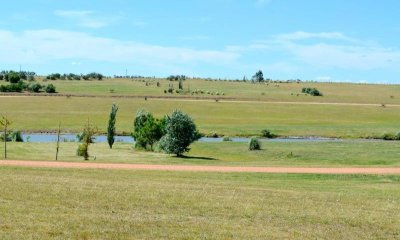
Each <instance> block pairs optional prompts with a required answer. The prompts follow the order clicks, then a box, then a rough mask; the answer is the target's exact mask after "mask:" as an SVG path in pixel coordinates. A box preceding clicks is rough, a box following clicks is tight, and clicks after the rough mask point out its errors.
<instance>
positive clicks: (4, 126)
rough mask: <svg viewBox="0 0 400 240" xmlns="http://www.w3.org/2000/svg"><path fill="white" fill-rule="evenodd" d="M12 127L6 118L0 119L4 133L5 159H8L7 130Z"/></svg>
mask: <svg viewBox="0 0 400 240" xmlns="http://www.w3.org/2000/svg"><path fill="white" fill-rule="evenodd" d="M10 125H11V122H10V120H8V119H7V118H6V117H4V116H1V118H0V126H1V127H2V128H3V131H4V159H7V128H8V127H9V126H10Z"/></svg>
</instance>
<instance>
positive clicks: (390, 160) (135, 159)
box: [0, 142, 400, 167]
mask: <svg viewBox="0 0 400 240" xmlns="http://www.w3.org/2000/svg"><path fill="white" fill-rule="evenodd" d="M55 145H56V144H55V143H9V145H8V158H9V159H18V160H49V161H53V160H54V159H55ZM77 146H78V143H61V147H60V154H59V159H60V161H72V162H74V161H78V162H82V161H83V158H82V157H77V156H76V149H77ZM262 146H263V150H261V151H249V150H248V145H247V143H233V142H222V143H204V142H198V143H195V144H193V145H192V146H191V148H192V149H191V151H190V152H189V153H187V154H186V155H187V157H188V158H176V157H173V156H169V155H166V154H162V153H152V152H143V151H138V150H135V149H134V148H133V146H132V145H131V144H127V143H116V144H115V145H114V148H113V149H109V148H108V145H107V144H106V143H96V144H92V145H90V148H89V153H90V155H91V156H92V157H94V156H96V162H110V163H141V164H143V163H144V164H188V165H227V166H314V167H318V166H321V167H353V166H362V167H399V166H400V143H399V142H321V143H312V142H308V143H301V142H297V143H277V142H264V143H263V144H262ZM3 151H4V147H3V145H2V144H1V145H0V159H1V158H3ZM91 159H93V158H91ZM91 161H93V160H91Z"/></svg>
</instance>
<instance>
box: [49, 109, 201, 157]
mask: <svg viewBox="0 0 400 240" xmlns="http://www.w3.org/2000/svg"><path fill="white" fill-rule="evenodd" d="M118 109H119V108H118V106H117V105H116V104H113V105H112V107H111V112H110V116H109V120H108V127H107V142H108V145H109V147H110V149H112V147H113V145H114V142H115V135H116V127H115V124H116V121H117V112H118ZM133 125H134V126H133V132H132V137H134V138H135V147H136V148H138V149H144V150H148V151H155V150H157V151H163V152H165V153H168V154H175V155H176V156H178V157H180V156H182V154H183V153H185V152H187V151H189V150H190V148H189V145H190V144H191V143H192V142H194V141H196V140H198V139H199V138H200V137H201V135H200V133H199V132H198V131H197V128H196V125H195V123H194V121H193V120H192V119H191V118H190V117H189V116H188V115H187V114H185V113H183V112H182V111H179V110H175V111H173V112H172V113H171V114H170V115H167V116H165V117H163V118H161V119H157V118H155V117H154V116H153V115H152V114H151V113H150V112H148V111H145V110H143V109H142V110H139V111H138V112H137V113H136V117H135V120H134V124H133ZM96 132H97V128H96V127H94V126H93V125H92V124H90V122H89V120H88V121H87V123H86V124H85V127H84V129H83V132H82V133H81V134H80V135H79V140H80V142H81V143H80V144H79V146H78V149H77V155H78V156H81V157H83V158H84V159H85V160H88V159H89V146H90V144H91V143H93V142H94V135H95V134H96ZM57 146H58V143H57Z"/></svg>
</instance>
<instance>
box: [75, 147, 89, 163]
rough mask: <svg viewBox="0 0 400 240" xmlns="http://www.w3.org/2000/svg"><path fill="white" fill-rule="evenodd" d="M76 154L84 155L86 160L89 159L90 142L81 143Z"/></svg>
mask: <svg viewBox="0 0 400 240" xmlns="http://www.w3.org/2000/svg"><path fill="white" fill-rule="evenodd" d="M76 155H77V156H79V157H83V158H84V159H85V160H88V159H89V151H88V144H87V143H82V144H79V146H78V149H77V150H76Z"/></svg>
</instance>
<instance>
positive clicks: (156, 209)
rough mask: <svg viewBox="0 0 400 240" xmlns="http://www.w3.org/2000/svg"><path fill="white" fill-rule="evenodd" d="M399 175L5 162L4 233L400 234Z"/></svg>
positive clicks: (0, 181) (0, 173)
mask: <svg viewBox="0 0 400 240" xmlns="http://www.w3.org/2000/svg"><path fill="white" fill-rule="evenodd" d="M399 189H400V178H399V177H391V176H341V175H337V176H335V175H334V176H331V175H329V176H328V175H327V176H324V175H272V174H242V173H241V174H227V173H177V172H151V171H146V172H143V171H106V170H66V169H30V168H11V167H2V168H0V201H1V204H0V216H1V221H0V238H1V239H71V238H72V239H166V238H168V239H271V238H279V239H282V238H285V239H288V238H290V239H316V238H318V239H320V238H322V239H372V238H373V239H396V238H399V237H400V204H399V199H400V190H399Z"/></svg>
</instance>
